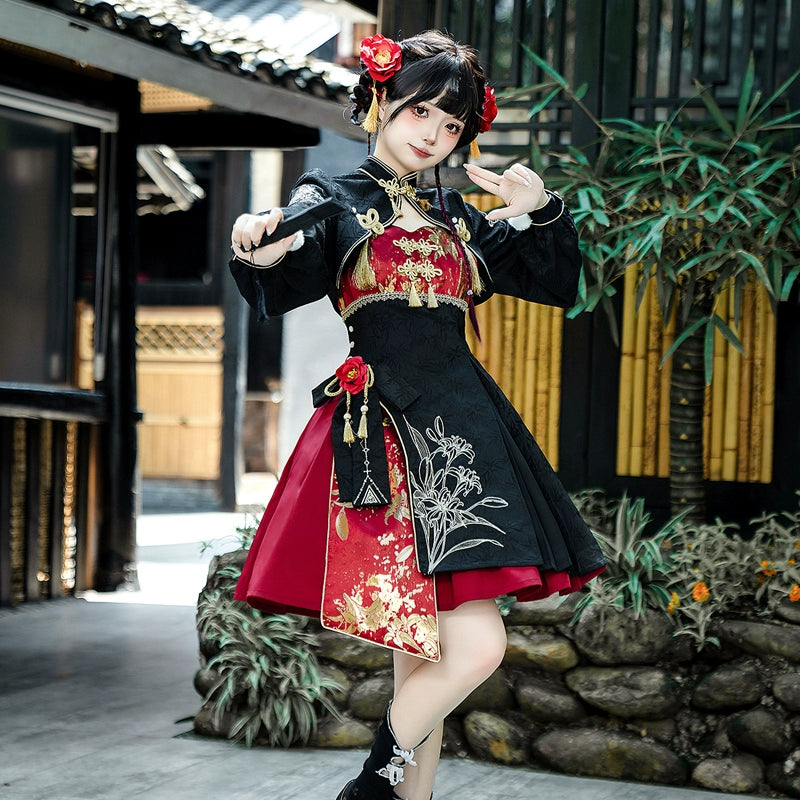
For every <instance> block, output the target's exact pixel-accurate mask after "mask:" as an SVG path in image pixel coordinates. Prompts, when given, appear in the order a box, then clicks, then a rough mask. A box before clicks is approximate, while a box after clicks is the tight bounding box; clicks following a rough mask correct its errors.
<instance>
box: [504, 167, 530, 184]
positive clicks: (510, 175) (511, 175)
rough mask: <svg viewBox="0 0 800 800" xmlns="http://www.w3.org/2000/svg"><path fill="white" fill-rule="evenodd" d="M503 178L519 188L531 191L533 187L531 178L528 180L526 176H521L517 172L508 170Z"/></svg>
mask: <svg viewBox="0 0 800 800" xmlns="http://www.w3.org/2000/svg"><path fill="white" fill-rule="evenodd" d="M503 177H504V178H505V179H506V180H508V181H511V182H512V183H516V184H518V185H519V186H524V187H525V188H526V189H531V188H532V187H533V183H531V180H530V178H528V177H527V176H526V175H522V174H520V173H519V172H517V170H514V169H507V170H506V171H505V172H504V173H503Z"/></svg>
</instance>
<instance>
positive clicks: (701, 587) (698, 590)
mask: <svg viewBox="0 0 800 800" xmlns="http://www.w3.org/2000/svg"><path fill="white" fill-rule="evenodd" d="M710 596H711V595H710V593H709V591H708V586H706V585H705V583H704V582H703V581H697V583H696V584H695V585H694V588H693V589H692V597H693V598H694V599H695V601H697V602H698V603H705V602H706V601H707V600H708V598H709V597H710Z"/></svg>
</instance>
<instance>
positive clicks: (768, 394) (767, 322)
mask: <svg viewBox="0 0 800 800" xmlns="http://www.w3.org/2000/svg"><path fill="white" fill-rule="evenodd" d="M759 294H760V295H761V296H762V297H763V298H764V302H763V306H764V317H763V318H764V329H765V333H764V336H763V339H764V394H763V399H762V408H763V411H764V413H763V419H764V425H763V430H762V434H761V475H760V476H759V479H760V480H761V482H762V483H771V482H772V457H773V448H774V442H775V438H774V429H775V359H776V346H775V341H776V336H777V329H778V321H777V319H776V318H775V315H774V314H773V313H772V310H771V309H770V307H769V303H768V302H766V291H765V290H764V289H762V290H761V291H760V292H759Z"/></svg>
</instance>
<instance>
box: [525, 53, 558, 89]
mask: <svg viewBox="0 0 800 800" xmlns="http://www.w3.org/2000/svg"><path fill="white" fill-rule="evenodd" d="M520 46H521V47H522V49H523V50H524V51H525V53H526V55H527V56H528V58H530V59H531V61H533V63H534V64H536V66H537V67H539V69H540V70H542V72H544V73H545V74H546V75H549V76H550V77H551V78H552V79H553V80H554V81H555V82H556V83H557V84H558V85H559V86H561V88H562V89H567V88H569V83H568V82H567V80H566V78H564V77H563V76H562V75H561V74H560V73H559V72H558V71H557V70H556V69H554V68H553V67H551V66H550V64H548V63H547V62H546V61H545V60H544V59H543V58H540V57H539V56H538V55H537V54H536V53H535V52H534V51H533V50H532V49H531V48H530V47H528V45H526V44H525V43H524V42H520Z"/></svg>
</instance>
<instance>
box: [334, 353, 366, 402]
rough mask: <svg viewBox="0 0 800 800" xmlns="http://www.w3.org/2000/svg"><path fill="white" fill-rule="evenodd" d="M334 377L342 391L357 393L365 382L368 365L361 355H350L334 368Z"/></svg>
mask: <svg viewBox="0 0 800 800" xmlns="http://www.w3.org/2000/svg"><path fill="white" fill-rule="evenodd" d="M336 377H337V378H338V379H339V385H340V386H341V387H342V390H343V391H345V392H350V394H358V393H359V392H360V391H362V390H363V388H364V386H365V384H366V383H367V378H368V377H369V367H367V365H366V364H365V363H364V359H362V358H361V356H351V357H350V358H348V359H346V360H345V362H344V364H342V366H341V367H339V368H338V369H337V370H336Z"/></svg>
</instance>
